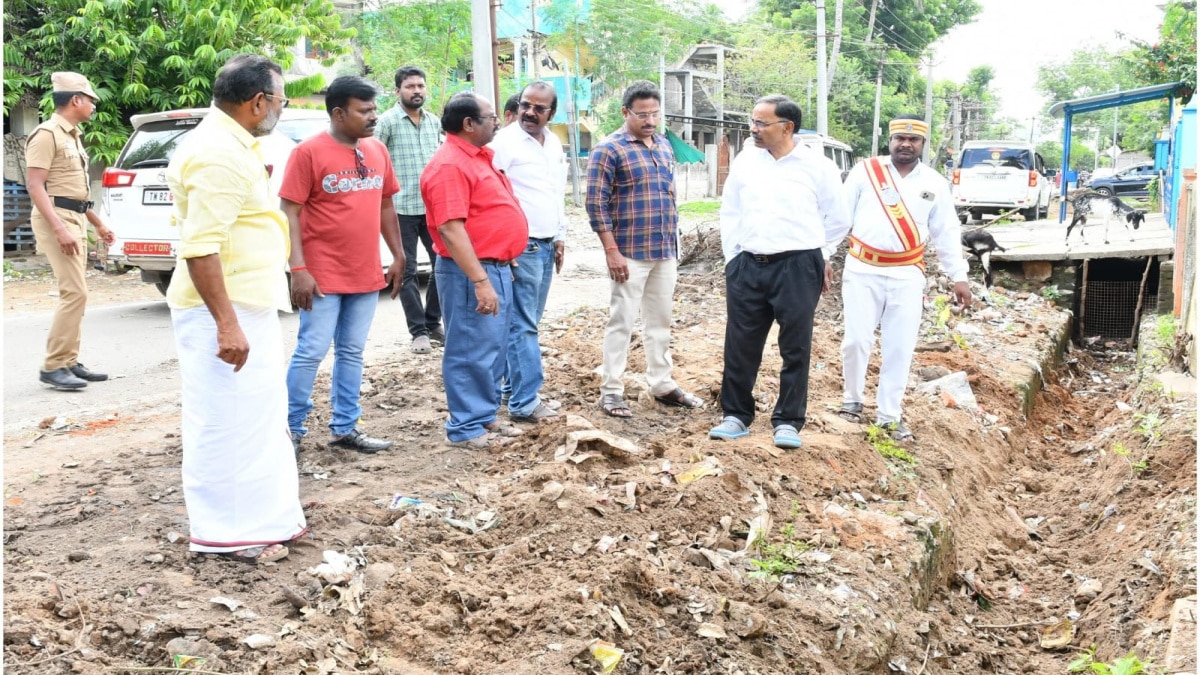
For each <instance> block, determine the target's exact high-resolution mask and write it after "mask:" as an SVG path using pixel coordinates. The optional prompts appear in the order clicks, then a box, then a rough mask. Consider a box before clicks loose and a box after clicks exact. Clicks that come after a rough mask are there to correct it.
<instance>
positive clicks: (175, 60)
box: [4, 0, 354, 162]
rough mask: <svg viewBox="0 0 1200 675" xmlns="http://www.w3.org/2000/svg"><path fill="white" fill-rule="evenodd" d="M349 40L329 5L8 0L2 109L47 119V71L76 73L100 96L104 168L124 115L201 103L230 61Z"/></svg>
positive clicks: (296, 0)
mask: <svg viewBox="0 0 1200 675" xmlns="http://www.w3.org/2000/svg"><path fill="white" fill-rule="evenodd" d="M353 34H354V33H353V31H350V30H346V29H344V28H342V26H341V20H340V17H339V16H338V14H337V12H336V11H335V10H334V7H333V3H332V2H331V1H330V0H86V1H85V2H82V3H81V2H79V1H78V0H37V1H36V2H35V1H32V0H14V1H12V2H8V3H5V6H4V61H5V68H4V110H5V113H7V112H8V111H9V110H10V109H11V107H12V106H14V105H16V104H17V103H18V102H23V103H25V104H27V105H38V104H39V102H40V105H41V106H42V108H43V111H44V112H47V113H48V112H50V111H51V110H52V109H53V106H52V104H51V102H50V97H49V91H50V74H51V73H52V72H54V71H57V70H73V71H76V72H80V73H82V74H84V75H85V76H87V78H88V79H89V80H90V81H91V83H92V86H93V87H94V88H95V89H96V93H98V94H99V95H100V96H101V101H100V105H99V106H98V110H97V112H96V116H95V117H94V118H93V120H92V122H91V123H90V124H88V125H87V127H86V130H87V131H86V136H85V139H86V141H87V143H88V150H89V153H90V154H91V156H92V158H93V160H94V161H97V162H110V161H112V160H114V159H115V158H116V156H117V155H118V154H119V153H120V150H121V147H122V146H123V145H124V143H125V140H126V138H128V135H129V131H130V129H129V126H128V119H129V117H130V115H133V114H135V113H139V112H148V111H156V110H167V109H171V108H187V107H198V106H199V107H203V106H206V105H208V102H209V100H210V99H211V94H212V80H213V78H214V77H215V76H216V73H217V70H218V69H219V68H220V66H221V64H223V63H224V62H225V61H226V60H227V59H228V58H229V57H231V56H233V55H234V54H237V53H241V52H255V53H259V54H263V55H265V56H268V57H270V58H272V59H274V60H275V61H277V62H279V63H280V64H282V65H283V66H284V67H285V68H286V67H288V66H289V65H291V62H292V59H293V56H292V52H291V51H290V50H291V48H292V47H293V46H294V45H295V44H297V43H298V42H299V41H300V40H301V38H307V39H308V40H309V41H310V43H311V46H312V48H313V49H314V50H316V51H317V52H320V53H324V54H327V55H328V58H329V59H332V58H333V57H334V56H336V55H337V54H341V53H344V52H345V51H346V50H347V49H348V45H347V42H348V39H349V38H350V37H352V36H353ZM307 84H308V85H309V86H311V85H312V84H313V82H312V81H311V80H309V81H308V83H307ZM317 86H320V85H319V83H318V85H317ZM287 93H288V95H289V96H291V95H299V94H301V93H308V92H297V91H294V90H293V89H289V90H288V92H287Z"/></svg>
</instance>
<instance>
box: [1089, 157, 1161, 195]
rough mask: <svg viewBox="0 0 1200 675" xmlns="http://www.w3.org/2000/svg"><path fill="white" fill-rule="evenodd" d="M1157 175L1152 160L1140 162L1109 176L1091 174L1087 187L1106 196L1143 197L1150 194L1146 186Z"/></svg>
mask: <svg viewBox="0 0 1200 675" xmlns="http://www.w3.org/2000/svg"><path fill="white" fill-rule="evenodd" d="M1157 175H1158V172H1157V171H1155V170H1154V163H1153V162H1142V163H1141V164H1134V165H1133V166H1129V167H1125V168H1124V169H1121V170H1120V171H1118V172H1116V173H1115V174H1113V175H1111V176H1107V177H1101V178H1097V177H1096V176H1094V175H1093V176H1092V179H1091V182H1089V183H1088V185H1087V187H1088V188H1089V189H1092V190H1095V191H1096V192H1099V193H1100V194H1102V195H1106V196H1107V195H1116V196H1118V197H1145V196H1146V195H1148V194H1150V192H1149V191H1148V189H1147V186H1149V185H1150V181H1152V180H1154V177H1155V176H1157Z"/></svg>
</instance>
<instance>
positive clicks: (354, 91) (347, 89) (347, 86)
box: [325, 75, 378, 116]
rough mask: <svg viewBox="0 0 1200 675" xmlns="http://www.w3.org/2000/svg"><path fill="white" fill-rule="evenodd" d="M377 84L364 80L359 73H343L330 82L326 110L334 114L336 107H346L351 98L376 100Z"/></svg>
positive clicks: (327, 90) (326, 95) (326, 92)
mask: <svg viewBox="0 0 1200 675" xmlns="http://www.w3.org/2000/svg"><path fill="white" fill-rule="evenodd" d="M377 93H378V92H376V91H375V85H373V84H371V83H370V82H368V81H366V80H364V79H363V78H361V77H358V76H357V75H342V76H341V77H339V78H337V79H335V80H334V81H333V82H330V83H329V88H328V89H326V90H325V112H327V113H329V114H330V115H331V116H332V115H333V109H334V108H341V109H343V110H345V109H346V104H347V103H349V102H350V99H352V98H356V99H358V100H360V101H374V100H375V95H376V94H377Z"/></svg>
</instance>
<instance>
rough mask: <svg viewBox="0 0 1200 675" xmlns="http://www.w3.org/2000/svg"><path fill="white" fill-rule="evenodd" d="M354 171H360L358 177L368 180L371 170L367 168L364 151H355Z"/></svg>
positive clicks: (356, 149)
mask: <svg viewBox="0 0 1200 675" xmlns="http://www.w3.org/2000/svg"><path fill="white" fill-rule="evenodd" d="M354 169H355V170H356V171H358V177H359V178H361V179H363V180H366V179H367V174H368V173H370V172H371V171H370V169H368V168H367V163H366V157H363V151H362V150H359V149H358V148H355V149H354Z"/></svg>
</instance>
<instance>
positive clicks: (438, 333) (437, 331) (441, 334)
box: [429, 326, 446, 344]
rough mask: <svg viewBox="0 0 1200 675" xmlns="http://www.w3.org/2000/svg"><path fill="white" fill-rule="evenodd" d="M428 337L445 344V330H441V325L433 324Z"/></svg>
mask: <svg viewBox="0 0 1200 675" xmlns="http://www.w3.org/2000/svg"><path fill="white" fill-rule="evenodd" d="M429 339H430V340H433V341H434V342H440V343H442V344H446V332H445V331H444V330H442V327H441V326H434V327H433V330H431V331H429Z"/></svg>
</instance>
